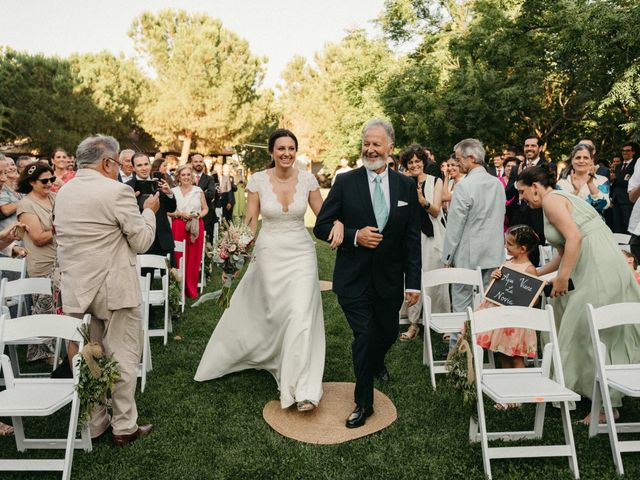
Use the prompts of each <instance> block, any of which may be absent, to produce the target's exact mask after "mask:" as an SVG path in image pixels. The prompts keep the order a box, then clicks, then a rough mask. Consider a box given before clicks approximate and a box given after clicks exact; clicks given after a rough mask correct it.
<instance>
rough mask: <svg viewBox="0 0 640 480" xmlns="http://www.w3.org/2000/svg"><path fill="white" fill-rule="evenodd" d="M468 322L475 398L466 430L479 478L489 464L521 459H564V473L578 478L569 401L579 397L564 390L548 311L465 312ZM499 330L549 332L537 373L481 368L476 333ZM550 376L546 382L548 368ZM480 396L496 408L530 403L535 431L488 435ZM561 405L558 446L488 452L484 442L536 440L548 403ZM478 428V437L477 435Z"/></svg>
mask: <svg viewBox="0 0 640 480" xmlns="http://www.w3.org/2000/svg"><path fill="white" fill-rule="evenodd" d="M469 317H470V318H471V340H472V343H473V365H474V368H475V374H476V391H477V395H478V401H477V408H478V423H477V424H476V423H475V422H474V421H473V419H471V421H470V425H469V439H470V440H471V441H478V440H479V441H480V442H481V443H482V461H483V464H484V473H485V474H486V475H487V477H489V478H491V459H494V458H524V457H569V468H570V469H571V471H572V472H573V475H574V477H575V478H579V472H578V459H577V457H576V448H575V443H574V440H573V431H572V429H571V417H570V416H569V402H571V401H574V402H577V401H579V400H580V395H578V394H577V393H575V392H573V391H571V390H570V389H568V388H567V387H565V385H564V374H563V371H562V363H561V360H560V349H559V347H558V337H557V334H556V326H555V321H554V318H553V309H552V308H551V306H550V305H547V307H546V309H545V310H539V309H537V308H527V307H500V308H489V309H485V310H479V311H477V312H474V311H472V310H471V309H469ZM498 328H530V329H533V330H536V331H539V332H548V333H549V338H550V343H548V344H547V345H545V347H544V351H543V356H542V366H541V367H540V368H500V369H496V368H493V369H486V368H484V366H483V365H482V355H483V352H484V351H483V349H482V347H480V346H479V345H478V344H477V340H478V336H479V335H480V334H481V333H485V332H490V331H492V330H495V329H498ZM552 366H553V376H554V377H555V378H551V371H552V370H551V367H552ZM483 395H487V396H488V397H489V398H491V399H492V400H493V401H494V402H496V403H535V404H536V414H535V422H534V429H533V430H531V431H522V432H487V425H486V420H485V412H484V399H483ZM551 402H558V403H560V412H561V415H562V424H563V427H564V440H565V443H564V444H562V445H533V446H520V447H490V446H489V440H498V439H499V440H521V439H541V438H542V428H543V426H544V413H545V407H546V404H547V403H551ZM478 426H479V428H480V433H479V434H478Z"/></svg>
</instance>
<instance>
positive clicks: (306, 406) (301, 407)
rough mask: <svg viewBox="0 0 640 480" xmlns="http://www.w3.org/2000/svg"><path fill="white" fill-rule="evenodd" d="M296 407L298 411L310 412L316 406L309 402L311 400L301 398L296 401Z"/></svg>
mask: <svg viewBox="0 0 640 480" xmlns="http://www.w3.org/2000/svg"><path fill="white" fill-rule="evenodd" d="M296 408H297V409H298V411H299V412H310V411H312V410H313V409H314V408H316V406H315V405H314V404H313V403H311V400H303V401H302V402H297V403H296Z"/></svg>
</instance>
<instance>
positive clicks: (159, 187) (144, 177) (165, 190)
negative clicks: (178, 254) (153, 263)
mask: <svg viewBox="0 0 640 480" xmlns="http://www.w3.org/2000/svg"><path fill="white" fill-rule="evenodd" d="M132 162H133V169H134V174H135V175H134V178H133V179H132V180H130V181H129V182H127V185H129V186H130V187H131V188H133V191H134V192H135V194H136V197H137V198H138V206H139V207H140V211H142V205H143V204H144V202H145V200H146V199H147V198H149V196H151V195H154V194H155V193H156V192H160V208H159V209H158V211H157V212H156V236H155V238H154V240H153V245H151V248H150V249H149V250H147V251H146V252H145V253H149V254H153V255H162V256H166V255H167V253H170V254H171V256H173V250H174V246H175V245H174V242H173V234H172V233H171V225H170V224H169V217H168V216H167V213H170V212H175V210H176V199H175V197H174V195H173V192H172V191H171V188H170V187H169V184H168V183H167V182H165V181H164V180H162V178H160V177H161V176H162V174H160V175H159V176H157V177H153V178H152V177H150V173H151V161H150V160H149V157H148V156H147V155H146V154H144V153H141V152H139V153H136V154H134V155H133V158H132ZM157 173H160V172H157Z"/></svg>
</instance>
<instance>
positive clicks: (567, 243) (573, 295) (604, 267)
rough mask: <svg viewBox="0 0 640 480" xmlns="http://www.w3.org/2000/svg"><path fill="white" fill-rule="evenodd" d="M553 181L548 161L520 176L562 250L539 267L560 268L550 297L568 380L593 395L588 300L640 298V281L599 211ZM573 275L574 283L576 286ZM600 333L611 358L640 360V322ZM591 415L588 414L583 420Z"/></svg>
mask: <svg viewBox="0 0 640 480" xmlns="http://www.w3.org/2000/svg"><path fill="white" fill-rule="evenodd" d="M555 186H556V175H555V172H552V171H551V170H550V169H549V168H548V166H546V165H541V166H536V167H531V168H527V169H526V170H524V171H523V172H522V173H521V174H520V175H519V176H518V181H517V188H518V192H519V193H520V198H521V199H522V200H525V201H526V202H527V203H528V204H529V205H530V206H531V208H542V209H543V211H544V234H545V237H546V238H547V241H548V242H549V243H550V244H551V245H553V246H554V247H555V248H556V249H557V251H558V255H557V256H556V257H555V258H554V259H553V260H552V261H551V262H549V263H548V264H547V265H545V266H544V267H542V268H539V269H538V275H545V274H547V273H551V272H554V271H557V272H558V274H557V276H556V277H555V278H554V279H553V280H552V283H553V289H552V291H551V297H552V298H553V308H554V312H555V319H556V327H557V328H558V343H559V344H560V354H561V357H562V367H563V370H564V376H565V381H566V385H567V387H569V388H571V389H572V390H574V391H576V392H578V393H580V394H581V395H583V396H585V397H587V398H591V395H592V393H593V381H594V377H595V371H596V366H595V358H594V355H593V347H592V342H591V336H590V333H589V326H588V323H587V322H588V320H587V310H586V304H587V303H591V304H592V305H593V306H594V307H596V308H597V307H602V306H604V305H610V304H612V303H621V302H640V287H639V286H638V284H637V283H636V281H635V279H634V277H633V272H632V271H631V270H630V269H629V267H628V266H627V264H626V263H625V260H624V257H623V256H622V255H621V253H620V249H619V247H618V245H617V242H616V241H615V240H614V238H613V234H612V233H611V230H609V228H608V227H607V225H606V224H605V223H604V221H603V220H602V218H601V217H600V215H599V214H598V212H597V211H596V210H595V209H594V208H593V207H592V206H591V205H589V204H588V203H587V202H585V201H584V200H583V199H581V198H579V197H576V196H575V195H571V194H570V193H567V192H564V191H562V190H556V189H555ZM570 278H571V279H572V280H573V283H574V285H575V290H572V291H569V279H570ZM600 338H601V339H602V341H603V342H604V343H605V345H606V346H607V356H608V360H609V361H611V362H612V363H623V364H624V363H637V362H640V327H638V326H631V325H626V326H621V327H615V328H610V329H607V330H603V331H602V332H601V333H600ZM611 394H612V395H611V400H612V403H613V406H614V407H619V406H621V404H622V396H621V394H620V393H619V392H613V391H612V392H611ZM589 420H590V419H589V417H588V416H587V417H586V418H585V419H584V423H588V422H589Z"/></svg>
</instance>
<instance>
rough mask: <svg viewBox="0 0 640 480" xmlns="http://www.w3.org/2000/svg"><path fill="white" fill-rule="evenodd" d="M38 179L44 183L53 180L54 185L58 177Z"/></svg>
mask: <svg viewBox="0 0 640 480" xmlns="http://www.w3.org/2000/svg"><path fill="white" fill-rule="evenodd" d="M36 180H38V182H40V183H42V184H43V185H46V184H47V183H49V182H51V184H52V185H53V184H54V183H55V181H56V177H49V178H38V179H36Z"/></svg>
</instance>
